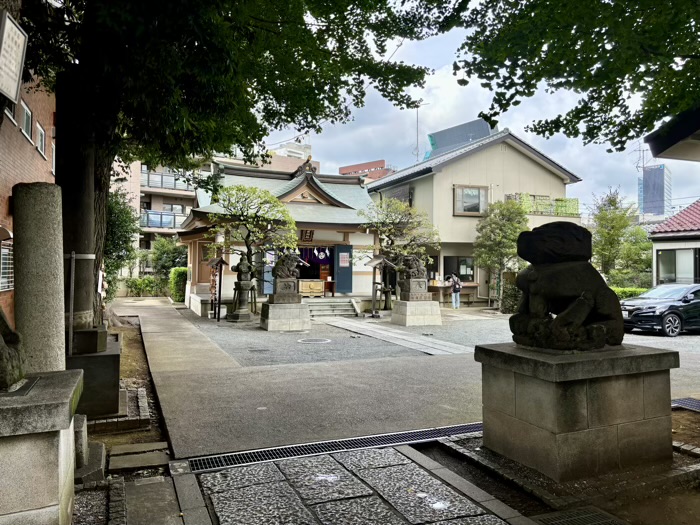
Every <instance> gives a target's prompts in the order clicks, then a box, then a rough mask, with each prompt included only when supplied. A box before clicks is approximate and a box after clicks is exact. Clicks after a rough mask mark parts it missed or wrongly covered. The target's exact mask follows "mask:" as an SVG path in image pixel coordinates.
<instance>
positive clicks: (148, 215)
mask: <svg viewBox="0 0 700 525" xmlns="http://www.w3.org/2000/svg"><path fill="white" fill-rule="evenodd" d="M186 218H187V215H183V214H181V213H172V212H161V211H147V212H143V213H141V223H140V224H141V227H142V228H173V229H175V228H179V227H180V225H182V222H183V221H184V220H185V219H186Z"/></svg>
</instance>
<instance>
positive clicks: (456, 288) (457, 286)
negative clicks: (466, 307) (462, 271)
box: [447, 273, 462, 309]
mask: <svg viewBox="0 0 700 525" xmlns="http://www.w3.org/2000/svg"><path fill="white" fill-rule="evenodd" d="M447 284H449V285H450V286H451V287H452V308H454V309H457V308H459V304H460V303H459V301H460V299H459V293H460V292H461V291H462V281H460V280H459V276H458V275H457V274H456V273H453V274H452V275H450V276H449V277H448V278H447Z"/></svg>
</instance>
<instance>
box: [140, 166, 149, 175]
mask: <svg viewBox="0 0 700 525" xmlns="http://www.w3.org/2000/svg"><path fill="white" fill-rule="evenodd" d="M141 173H148V166H146V165H145V164H141Z"/></svg>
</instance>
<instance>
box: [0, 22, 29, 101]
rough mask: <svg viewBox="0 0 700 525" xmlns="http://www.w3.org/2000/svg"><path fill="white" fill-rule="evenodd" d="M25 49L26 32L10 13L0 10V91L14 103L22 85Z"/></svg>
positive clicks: (17, 98)
mask: <svg viewBox="0 0 700 525" xmlns="http://www.w3.org/2000/svg"><path fill="white" fill-rule="evenodd" d="M26 51H27V33H25V32H24V30H23V29H22V28H21V27H20V26H19V24H18V23H17V22H16V21H15V19H14V18H12V17H11V16H10V13H8V12H7V11H5V10H3V11H1V12H0V93H1V94H3V95H5V96H6V97H7V98H9V99H10V100H11V101H12V102H14V103H15V104H16V103H17V101H18V100H19V88H20V87H21V86H22V69H23V68H24V55H25V53H26Z"/></svg>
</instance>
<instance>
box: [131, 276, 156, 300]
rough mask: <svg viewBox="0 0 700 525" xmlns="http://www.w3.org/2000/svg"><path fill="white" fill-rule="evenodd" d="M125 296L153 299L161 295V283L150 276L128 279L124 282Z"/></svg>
mask: <svg viewBox="0 0 700 525" xmlns="http://www.w3.org/2000/svg"><path fill="white" fill-rule="evenodd" d="M125 284H126V292H127V296H131V297H155V296H159V295H163V289H164V286H163V284H164V283H163V282H162V281H161V280H160V279H157V278H156V277H153V276H152V275H147V276H145V277H130V278H128V279H126V280H125Z"/></svg>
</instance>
